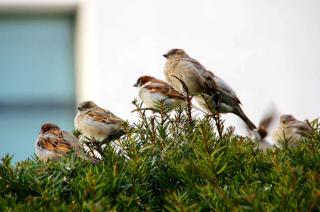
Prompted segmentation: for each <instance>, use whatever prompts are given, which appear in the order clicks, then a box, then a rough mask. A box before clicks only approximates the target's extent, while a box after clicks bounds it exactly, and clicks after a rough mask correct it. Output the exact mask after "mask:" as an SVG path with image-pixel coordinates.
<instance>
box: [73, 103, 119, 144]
mask: <svg viewBox="0 0 320 212" xmlns="http://www.w3.org/2000/svg"><path fill="white" fill-rule="evenodd" d="M77 109H78V113H77V115H76V117H75V119H74V125H75V128H76V129H79V130H80V131H81V133H82V134H83V135H84V136H86V137H87V138H94V139H97V140H98V141H102V142H109V141H111V140H114V139H118V138H119V137H121V136H122V135H123V134H124V133H125V132H124V130H123V128H122V123H123V122H124V121H123V120H122V119H121V118H119V117H117V116H115V115H114V114H113V113H111V112H110V111H109V110H107V109H104V108H101V107H99V106H98V105H96V104H95V103H94V102H92V101H85V102H81V103H80V104H79V105H78V107H77Z"/></svg>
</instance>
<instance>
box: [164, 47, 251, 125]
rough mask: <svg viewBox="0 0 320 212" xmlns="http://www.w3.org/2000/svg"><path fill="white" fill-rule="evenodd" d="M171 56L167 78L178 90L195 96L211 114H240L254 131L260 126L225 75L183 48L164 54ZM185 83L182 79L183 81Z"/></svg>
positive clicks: (165, 69) (168, 61) (165, 68)
mask: <svg viewBox="0 0 320 212" xmlns="http://www.w3.org/2000/svg"><path fill="white" fill-rule="evenodd" d="M163 56H164V57H165V58H167V62H166V64H165V67H164V74H165V77H166V80H167V81H168V82H169V83H170V84H171V85H172V86H173V87H174V88H175V89H177V90H178V91H180V92H185V88H184V85H185V86H186V87H187V89H188V92H189V94H190V95H192V96H195V99H196V100H197V102H198V103H199V105H200V106H201V107H202V108H203V109H204V110H206V111H207V112H209V113H212V111H215V110H217V111H219V112H220V113H233V114H235V115H237V116H239V117H240V118H241V119H242V120H243V121H244V122H245V123H246V124H247V125H248V127H249V128H250V129H251V130H253V129H256V126H255V125H254V124H253V123H252V122H251V121H250V119H249V118H248V117H247V116H246V115H245V113H244V112H243V110H242V109H241V107H240V104H241V102H240V100H239V98H238V97H237V95H236V93H235V91H234V90H233V89H232V88H231V87H230V86H229V85H228V84H227V83H226V82H225V81H223V80H222V79H221V78H219V77H218V76H215V75H214V74H213V73H212V72H211V71H208V70H207V69H206V68H205V67H204V66H203V65H201V64H200V63H199V62H198V61H196V60H195V59H193V58H191V57H189V55H188V54H187V53H186V52H185V51H184V50H182V49H172V50H170V51H169V52H168V53H166V54H164V55H163ZM180 80H181V81H182V82H183V83H184V85H183V83H182V82H181V81H180Z"/></svg>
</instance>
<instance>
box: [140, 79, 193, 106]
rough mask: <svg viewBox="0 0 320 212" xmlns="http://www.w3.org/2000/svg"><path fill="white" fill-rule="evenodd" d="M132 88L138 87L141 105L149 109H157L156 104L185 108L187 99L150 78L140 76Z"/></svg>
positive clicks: (164, 84)
mask: <svg viewBox="0 0 320 212" xmlns="http://www.w3.org/2000/svg"><path fill="white" fill-rule="evenodd" d="M134 87H139V88H140V89H139V97H140V99H141V100H142V102H143V104H144V105H145V106H146V107H148V108H151V109H157V104H158V103H159V102H162V103H163V104H164V105H166V106H167V107H168V108H174V107H177V106H179V105H181V106H186V104H187V97H186V96H185V95H183V94H182V93H180V92H178V91H177V90H175V89H174V88H173V87H172V86H171V85H169V84H168V83H166V82H164V81H162V80H159V79H156V78H154V77H152V76H147V75H144V76H141V77H139V78H138V80H137V82H136V83H135V84H134Z"/></svg>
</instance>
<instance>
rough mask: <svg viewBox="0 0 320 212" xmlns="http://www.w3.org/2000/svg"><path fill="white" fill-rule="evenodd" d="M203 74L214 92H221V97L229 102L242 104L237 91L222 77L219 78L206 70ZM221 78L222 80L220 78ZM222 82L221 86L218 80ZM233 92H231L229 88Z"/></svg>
mask: <svg viewBox="0 0 320 212" xmlns="http://www.w3.org/2000/svg"><path fill="white" fill-rule="evenodd" d="M202 76H203V77H204V78H205V79H206V82H207V85H208V88H209V89H211V90H212V91H213V94H216V93H219V94H220V98H221V99H222V100H223V101H224V102H226V103H228V104H231V103H233V104H241V102H240V100H239V99H238V97H237V96H236V95H235V92H234V91H233V90H232V89H231V87H230V86H228V85H227V84H226V83H225V82H224V81H223V80H222V79H221V78H217V77H216V76H215V75H214V74H213V73H212V72H211V71H205V72H204V73H203V74H202ZM219 79H220V80H219ZM216 80H217V82H218V83H220V86H219V85H218V84H217V82H216ZM230 89H231V90H232V91H233V92H231V93H229V90H230Z"/></svg>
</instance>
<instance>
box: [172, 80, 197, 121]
mask: <svg viewBox="0 0 320 212" xmlns="http://www.w3.org/2000/svg"><path fill="white" fill-rule="evenodd" d="M171 76H172V77H174V78H176V79H177V80H179V82H180V83H181V84H182V86H183V90H184V91H185V92H186V94H187V99H186V101H187V116H188V121H189V124H190V126H193V120H192V113H191V109H192V104H191V100H192V96H190V95H189V89H188V87H187V86H186V84H185V83H184V82H183V81H182V80H181V79H180V78H179V77H177V76H175V75H171Z"/></svg>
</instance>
